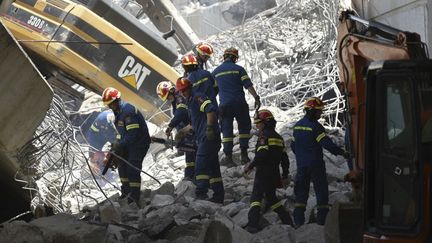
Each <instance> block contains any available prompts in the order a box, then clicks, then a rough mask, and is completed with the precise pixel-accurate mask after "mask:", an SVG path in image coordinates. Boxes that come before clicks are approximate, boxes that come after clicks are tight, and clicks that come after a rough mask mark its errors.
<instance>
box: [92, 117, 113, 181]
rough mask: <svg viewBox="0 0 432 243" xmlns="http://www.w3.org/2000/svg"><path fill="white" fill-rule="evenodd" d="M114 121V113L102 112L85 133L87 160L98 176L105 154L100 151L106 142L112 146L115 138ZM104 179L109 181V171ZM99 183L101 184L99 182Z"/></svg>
mask: <svg viewBox="0 0 432 243" xmlns="http://www.w3.org/2000/svg"><path fill="white" fill-rule="evenodd" d="M114 119H115V117H114V113H113V112H112V111H111V110H105V111H102V112H101V113H99V114H98V115H97V117H96V119H95V120H94V121H93V123H92V125H91V126H90V129H89V130H88V131H87V133H86V138H87V142H88V144H89V145H90V148H89V158H90V163H91V167H92V169H93V170H94V171H95V172H96V173H97V174H100V172H102V170H103V168H104V165H103V163H102V161H103V160H104V158H105V152H104V151H102V149H103V147H104V145H105V144H106V143H107V142H109V143H110V144H113V142H114V141H115V138H116V133H117V131H116V129H115V125H114ZM105 177H106V178H107V179H111V177H112V173H111V171H109V172H108V173H107V174H106V175H105ZM101 183H103V182H102V181H101ZM101 183H99V184H101Z"/></svg>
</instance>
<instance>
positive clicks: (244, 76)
mask: <svg viewBox="0 0 432 243" xmlns="http://www.w3.org/2000/svg"><path fill="white" fill-rule="evenodd" d="M246 79H250V78H249V76H248V75H243V76H242V77H241V81H245V80H246Z"/></svg>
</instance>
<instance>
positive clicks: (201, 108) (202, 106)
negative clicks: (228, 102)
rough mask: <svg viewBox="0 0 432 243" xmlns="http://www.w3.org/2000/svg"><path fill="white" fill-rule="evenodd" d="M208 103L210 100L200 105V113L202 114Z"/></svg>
mask: <svg viewBox="0 0 432 243" xmlns="http://www.w3.org/2000/svg"><path fill="white" fill-rule="evenodd" d="M210 103H211V101H210V100H206V101H204V102H203V103H202V104H201V106H200V111H201V112H204V109H205V107H206V105H208V104H210Z"/></svg>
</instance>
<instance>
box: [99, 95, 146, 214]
mask: <svg viewBox="0 0 432 243" xmlns="http://www.w3.org/2000/svg"><path fill="white" fill-rule="evenodd" d="M120 95H121V94H120V92H119V91H118V90H117V89H115V88H111V87H108V88H106V89H105V90H104V91H103V93H102V101H103V102H104V104H105V105H107V106H108V107H109V108H110V109H111V110H113V112H114V115H115V122H114V124H115V126H116V128H117V131H118V133H119V134H118V137H117V140H116V141H115V142H114V144H113V145H112V146H113V147H112V148H113V151H114V153H117V152H118V151H122V150H123V151H124V153H123V156H122V157H123V158H124V159H126V160H127V161H128V162H129V163H130V164H131V165H133V166H134V167H136V168H133V167H132V166H130V165H128V164H127V163H125V162H122V163H120V164H119V166H118V172H119V176H120V181H121V184H122V185H121V196H120V198H125V197H128V203H132V202H134V201H135V203H136V204H137V205H138V206H139V199H140V192H141V190H140V189H141V168H142V162H143V159H144V157H145V155H146V154H147V151H148V149H149V147H150V135H149V132H148V128H147V124H146V122H145V120H144V117H143V115H142V114H141V113H140V112H139V111H138V110H137V109H136V108H135V107H134V106H133V105H131V104H129V103H127V102H124V101H122V100H121V99H120Z"/></svg>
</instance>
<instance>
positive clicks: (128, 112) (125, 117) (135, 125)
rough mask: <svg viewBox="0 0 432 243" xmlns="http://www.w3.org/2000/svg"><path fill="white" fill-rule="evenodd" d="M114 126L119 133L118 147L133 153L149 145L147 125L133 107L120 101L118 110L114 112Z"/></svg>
mask: <svg viewBox="0 0 432 243" xmlns="http://www.w3.org/2000/svg"><path fill="white" fill-rule="evenodd" d="M114 114H115V125H116V128H117V131H118V133H119V137H117V139H119V142H120V145H121V146H124V147H126V148H127V149H128V152H129V153H133V152H134V150H136V149H142V148H147V147H148V146H149V145H150V135H149V132H148V128H147V123H146V122H145V120H144V117H143V115H142V114H141V112H139V111H138V109H137V108H135V107H134V106H133V105H131V104H129V103H127V102H124V101H121V102H120V110H119V111H118V112H114Z"/></svg>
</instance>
